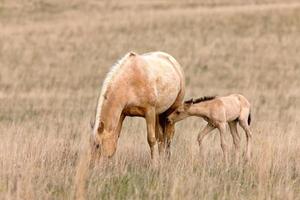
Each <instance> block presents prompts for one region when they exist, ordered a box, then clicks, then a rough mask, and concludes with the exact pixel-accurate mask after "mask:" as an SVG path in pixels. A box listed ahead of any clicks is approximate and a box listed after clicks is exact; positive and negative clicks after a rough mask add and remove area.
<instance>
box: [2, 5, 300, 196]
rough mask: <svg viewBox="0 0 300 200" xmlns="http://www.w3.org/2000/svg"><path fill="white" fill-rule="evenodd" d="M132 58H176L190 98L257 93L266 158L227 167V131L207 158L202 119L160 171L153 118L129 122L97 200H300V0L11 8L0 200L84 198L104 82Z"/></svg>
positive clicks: (258, 129) (256, 131) (179, 136)
mask: <svg viewBox="0 0 300 200" xmlns="http://www.w3.org/2000/svg"><path fill="white" fill-rule="evenodd" d="M283 2H284V3H285V4H283ZM246 3H247V4H246ZM130 50H133V51H135V52H138V53H144V52H149V51H156V50H160V51H165V52H168V53H170V54H171V55H173V56H174V57H175V58H176V59H177V60H178V62H179V63H180V64H181V65H182V67H183V68H184V71H185V76H186V83H187V84H186V87H187V92H186V98H189V97H199V96H203V95H226V94H229V93H242V94H244V95H245V96H246V97H247V98H248V99H249V101H250V102H251V103H252V106H253V109H252V115H253V125H252V131H253V140H254V141H253V158H252V160H251V162H250V163H249V164H244V163H242V162H241V163H240V164H239V165H234V164H231V166H230V168H229V170H228V171H226V170H225V169H224V166H223V163H222V151H221V148H220V145H219V136H218V134H217V132H216V131H214V132H213V134H211V135H210V136H208V137H207V139H206V140H205V141H204V146H203V149H204V157H203V158H200V156H199V152H198V146H197V143H196V137H197V134H198V131H199V130H200V129H201V128H203V127H204V126H205V122H204V121H203V120H201V119H197V118H191V119H190V120H186V121H183V122H180V123H178V124H177V125H176V135H175V137H174V142H173V144H172V153H173V154H172V158H171V160H170V161H164V160H163V161H162V162H161V163H160V164H159V165H158V166H156V167H154V166H152V165H151V164H150V150H149V147H148V144H147V140H146V129H145V122H144V120H143V119H139V118H127V119H126V120H125V124H124V127H123V130H122V135H121V138H120V140H119V145H118V149H117V153H116V155H115V156H114V157H113V158H112V159H111V160H110V161H109V162H108V163H107V164H105V165H103V166H98V167H96V168H95V169H94V170H92V171H91V172H90V174H89V175H88V179H87V188H86V192H85V196H86V197H87V199H300V135H299V130H300V115H299V113H300V107H299V106H300V4H297V3H296V0H295V1H292V0H289V1H280V0H262V1H258V0H252V1H243V0H233V1H230V0H214V1H209V0H202V1H196V0H194V1H193V0H192V1H191V0H187V1H184V3H183V1H179V0H174V1H171V0H169V1H168V0H165V1H134V0H125V1H96V0H89V1H83V0H73V1H71V0H44V1H42V0H28V1H21V0H15V1H9V0H0V141H1V145H0V199H74V195H75V174H76V170H77V166H78V164H77V163H78V161H79V159H80V156H79V155H80V154H81V152H82V151H84V150H85V148H86V145H87V142H86V141H87V139H88V137H89V134H90V132H91V131H90V127H89V122H90V119H92V118H94V116H93V115H94V112H95V105H96V100H97V96H98V94H99V92H100V90H101V83H102V81H103V78H104V77H105V74H106V72H107V71H108V70H109V67H110V66H112V65H113V63H114V62H115V61H116V60H117V59H118V58H120V57H122V56H123V55H124V54H125V53H126V52H128V51H130ZM240 133H241V134H242V136H243V144H244V143H245V136H244V133H243V132H241V129H240ZM227 136H228V137H227V142H228V143H229V144H230V145H231V147H232V139H231V137H230V135H229V133H228V134H227ZM232 150H233V149H232ZM232 152H233V151H232Z"/></svg>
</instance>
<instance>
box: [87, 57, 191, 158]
mask: <svg viewBox="0 0 300 200" xmlns="http://www.w3.org/2000/svg"><path fill="white" fill-rule="evenodd" d="M184 94H185V78H184V73H183V70H182V68H181V66H180V65H179V63H178V62H177V61H176V60H175V58H173V57H172V56H171V55H169V54H167V53H164V52H150V53H146V54H142V55H139V54H137V53H135V52H129V53H127V54H126V55H125V56H123V58H121V59H120V60H119V61H118V62H117V63H116V64H114V65H113V66H112V67H111V69H110V71H109V73H108V74H107V75H106V78H105V80H104V82H103V84H102V89H101V93H100V95H99V98H98V101H97V108H96V117H95V122H94V125H93V128H92V129H93V131H92V134H91V137H90V144H91V149H92V160H93V161H95V160H97V159H98V158H100V157H112V156H113V155H114V154H115V152H116V148H117V141H118V138H119V137H120V133H121V129H122V123H123V121H124V119H125V117H126V116H130V117H143V118H145V120H146V124H147V141H148V144H149V146H150V151H151V159H152V160H153V159H154V157H155V156H154V147H155V146H156V142H157V141H158V151H159V153H160V154H161V152H166V153H167V155H169V156H170V145H171V140H172V138H173V135H174V125H173V124H171V123H168V122H167V116H168V115H169V114H170V113H171V112H173V111H174V110H175V109H176V108H177V107H178V106H180V105H181V104H182V102H183V99H184Z"/></svg>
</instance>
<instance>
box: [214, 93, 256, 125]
mask: <svg viewBox="0 0 300 200" xmlns="http://www.w3.org/2000/svg"><path fill="white" fill-rule="evenodd" d="M216 99H218V100H220V101H221V102H222V106H223V107H224V111H225V115H226V121H227V122H230V121H234V120H236V119H237V118H239V117H240V115H241V112H242V111H244V110H245V109H250V103H249V102H248V100H247V99H246V98H245V97H244V96H243V95H240V94H231V95H228V96H223V97H217V98H216Z"/></svg>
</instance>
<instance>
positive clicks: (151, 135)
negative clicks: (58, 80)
mask: <svg viewBox="0 0 300 200" xmlns="http://www.w3.org/2000/svg"><path fill="white" fill-rule="evenodd" d="M145 118H146V123H147V140H148V144H149V146H150V150H151V158H152V159H154V146H155V143H156V137H155V108H154V107H151V108H149V109H148V110H147V112H146V115H145Z"/></svg>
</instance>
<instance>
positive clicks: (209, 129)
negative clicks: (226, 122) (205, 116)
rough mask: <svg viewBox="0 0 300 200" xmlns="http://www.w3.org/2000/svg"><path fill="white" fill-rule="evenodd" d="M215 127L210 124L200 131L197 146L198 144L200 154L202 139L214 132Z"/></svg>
mask: <svg viewBox="0 0 300 200" xmlns="http://www.w3.org/2000/svg"><path fill="white" fill-rule="evenodd" d="M214 129H215V127H214V126H212V125H211V124H209V123H208V124H207V125H206V126H205V127H204V129H203V130H202V131H200V133H199V134H198V138H197V140H198V144H199V149H200V152H201V144H202V140H203V139H204V137H205V136H206V135H207V134H208V133H209V132H211V131H212V130H214Z"/></svg>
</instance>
